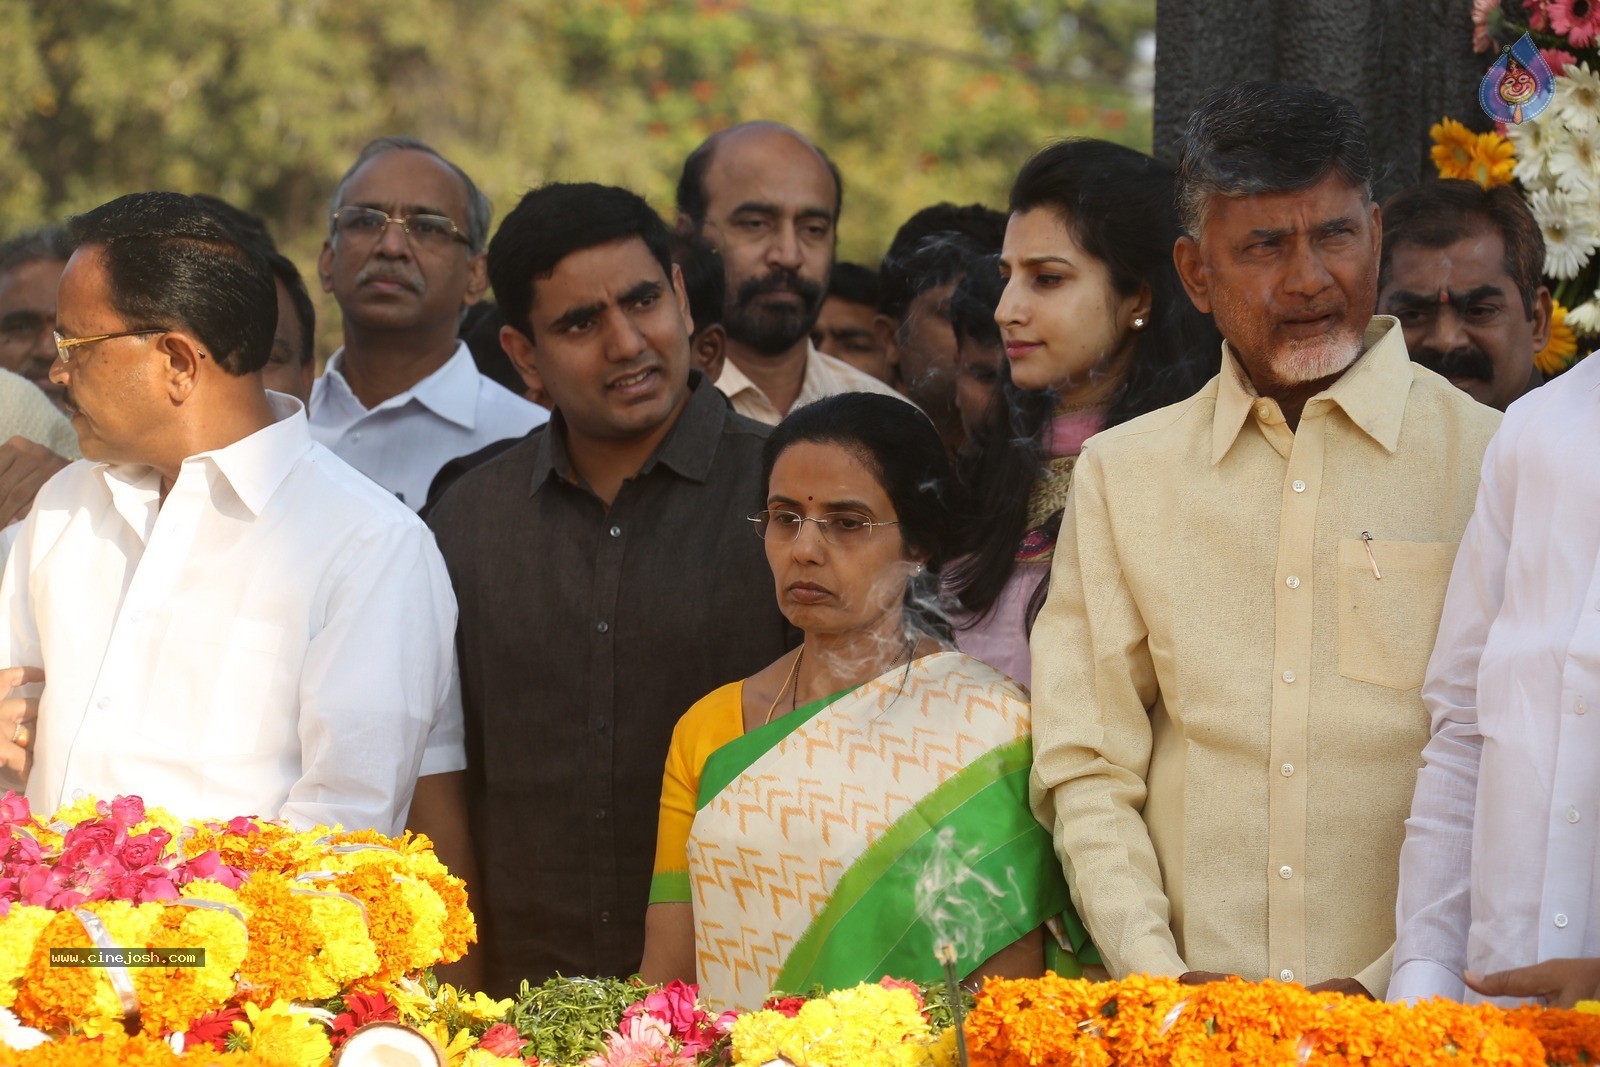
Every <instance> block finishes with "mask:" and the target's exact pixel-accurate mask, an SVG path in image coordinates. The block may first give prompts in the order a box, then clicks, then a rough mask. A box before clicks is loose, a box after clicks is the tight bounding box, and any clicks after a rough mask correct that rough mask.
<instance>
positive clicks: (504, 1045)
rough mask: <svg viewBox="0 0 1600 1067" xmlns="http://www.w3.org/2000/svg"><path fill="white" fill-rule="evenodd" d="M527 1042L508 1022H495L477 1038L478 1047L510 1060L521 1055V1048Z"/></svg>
mask: <svg viewBox="0 0 1600 1067" xmlns="http://www.w3.org/2000/svg"><path fill="white" fill-rule="evenodd" d="M527 1043H528V1042H527V1041H526V1040H525V1039H524V1038H523V1036H522V1035H521V1034H519V1033H517V1028H516V1027H514V1026H512V1025H511V1024H509V1023H495V1024H494V1025H493V1026H491V1027H489V1029H487V1030H485V1031H484V1032H483V1036H482V1037H480V1038H478V1047H479V1048H481V1049H483V1051H485V1052H487V1053H489V1055H491V1056H501V1057H504V1058H506V1059H511V1060H514V1059H516V1058H517V1057H519V1056H521V1055H522V1049H523V1047H524V1046H525V1045H527Z"/></svg>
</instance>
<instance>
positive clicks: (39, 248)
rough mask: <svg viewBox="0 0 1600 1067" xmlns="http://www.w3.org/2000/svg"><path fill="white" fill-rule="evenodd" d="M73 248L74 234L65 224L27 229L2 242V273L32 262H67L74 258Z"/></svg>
mask: <svg viewBox="0 0 1600 1067" xmlns="http://www.w3.org/2000/svg"><path fill="white" fill-rule="evenodd" d="M73 250H74V246H73V243H72V236H71V234H69V233H68V232H67V228H66V227H65V226H42V227H40V228H39V229H37V230H27V231H25V232H23V233H19V234H17V235H16V236H15V237H12V238H10V239H9V240H7V241H6V242H4V243H3V244H0V274H9V273H11V272H12V271H14V270H16V269H17V268H18V267H26V266H27V265H28V264H30V263H43V262H48V261H55V262H60V263H65V262H66V261H67V260H69V259H71V258H72V253H73Z"/></svg>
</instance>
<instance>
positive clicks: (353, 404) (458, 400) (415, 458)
mask: <svg viewBox="0 0 1600 1067" xmlns="http://www.w3.org/2000/svg"><path fill="white" fill-rule="evenodd" d="M343 358H344V349H343V348H341V349H339V350H338V351H337V352H335V353H334V354H333V356H332V357H331V358H330V359H329V360H328V369H327V370H326V371H325V372H323V375H322V377H320V378H318V379H317V380H316V382H315V383H314V384H313V385H312V386H311V415H310V417H311V436H312V437H313V438H315V439H316V441H317V443H319V444H322V445H326V446H327V447H328V448H330V449H332V451H333V453H334V454H335V455H337V456H338V457H339V458H340V459H342V460H344V461H345V462H346V463H348V464H350V465H351V466H352V467H354V468H355V469H356V470H358V471H360V472H361V473H362V474H365V475H366V476H367V477H368V478H371V479H372V480H373V481H375V482H377V483H378V484H379V485H381V486H383V487H384V488H385V489H387V490H389V492H391V493H393V494H394V495H395V496H397V497H399V498H400V501H401V503H403V504H405V505H406V506H407V507H409V508H410V509H411V510H412V511H416V510H418V509H420V508H421V507H422V505H423V504H426V503H427V502H428V486H429V485H431V484H432V483H433V477H434V475H436V474H438V473H439V468H440V467H443V466H444V465H445V464H446V463H449V462H450V461H451V460H452V459H455V458H456V457H457V456H465V455H468V454H469V453H472V452H476V451H478V449H480V448H483V447H484V446H485V445H490V444H493V443H494V442H496V441H503V440H505V439H506V438H508V437H522V436H524V435H526V434H527V433H528V432H529V431H530V430H532V429H533V428H534V427H535V426H542V425H544V424H545V422H547V421H548V420H549V418H550V413H549V412H548V411H546V410H545V409H544V408H542V407H540V406H539V405H538V404H533V403H530V402H528V401H527V400H524V399H523V398H522V397H520V396H517V395H516V394H515V393H513V392H511V391H510V390H509V389H506V388H505V387H503V386H501V385H499V384H498V383H496V382H493V381H490V380H489V379H488V378H485V377H484V376H483V375H482V374H480V373H478V366H477V364H476V363H474V362H473V361H472V353H471V352H470V351H468V350H467V346H466V344H465V343H464V342H458V343H457V345H456V354H455V355H453V356H451V357H450V359H449V360H447V361H446V362H445V364H444V366H442V367H440V368H439V369H438V370H436V371H434V372H433V373H432V374H430V375H428V376H427V377H426V378H424V379H422V381H420V382H418V383H417V384H416V385H414V386H412V387H411V388H410V389H407V390H406V391H405V392H403V393H401V394H400V395H398V396H392V397H390V398H389V399H388V400H385V401H384V402H383V403H381V404H379V405H378V406H377V407H375V408H371V409H368V408H367V407H365V406H364V405H362V403H361V401H360V400H358V399H356V395H355V393H353V392H351V391H350V383H349V382H347V381H345V378H344V375H343V373H341V372H340V369H339V368H340V366H341V365H342V363H343Z"/></svg>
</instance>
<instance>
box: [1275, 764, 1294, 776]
mask: <svg viewBox="0 0 1600 1067" xmlns="http://www.w3.org/2000/svg"><path fill="white" fill-rule="evenodd" d="M1278 773H1279V774H1281V775H1283V776H1284V777H1285V778H1289V777H1292V776H1293V775H1294V764H1292V763H1285V764H1284V765H1283V766H1282V767H1279V768H1278Z"/></svg>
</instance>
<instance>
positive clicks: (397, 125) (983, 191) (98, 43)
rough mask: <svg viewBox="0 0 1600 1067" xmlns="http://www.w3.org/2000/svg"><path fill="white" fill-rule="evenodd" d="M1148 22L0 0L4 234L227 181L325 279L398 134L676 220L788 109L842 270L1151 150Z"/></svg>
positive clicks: (1140, 12) (766, 7)
mask: <svg viewBox="0 0 1600 1067" xmlns="http://www.w3.org/2000/svg"><path fill="white" fill-rule="evenodd" d="M1154 18H1155V12H1154V3H1153V0H1093V2H1092V3H1091V2H1090V0H921V2H919V3H916V4H911V3H907V2H906V0H772V2H764V3H754V2H743V0H566V2H563V3H551V2H548V0H457V2H454V3H449V4H445V3H439V2H438V0H338V2H334V0H241V2H238V3H227V4H218V3H215V2H214V0H163V2H162V3H158V4H156V3H149V2H148V0H0V129H3V130H4V133H5V136H6V138H7V140H8V143H9V148H10V150H9V151H8V152H5V153H3V154H0V234H3V233H9V232H12V231H15V230H17V229H21V228H24V227H27V226H31V225H36V224H38V223H40V222H42V221H45V220H52V219H59V218H61V217H63V216H65V215H67V214H70V213H71V212H74V211H79V210H83V209H85V208H87V207H90V206H92V205H94V204H96V203H99V202H101V201H104V200H106V199H109V198H110V197H113V196H116V195H119V194H121V193H124V192H129V191H132V190H138V189H153V188H173V189H180V190H184V191H190V192H211V193H215V194H217V195H219V196H222V197H225V198H227V199H228V200H231V201H233V202H234V203H236V204H238V205H239V206H241V207H244V208H247V209H249V210H251V211H255V212H257V213H259V214H261V215H262V216H264V217H265V218H266V219H267V221H268V223H269V226H270V227H271V229H272V231H273V233H274V234H275V235H276V236H277V237H278V239H279V241H280V243H281V244H283V245H284V247H285V248H286V250H287V251H288V252H289V253H290V254H291V255H292V256H293V257H294V258H295V259H296V260H297V261H298V262H299V263H300V264H301V265H302V267H303V268H310V267H312V265H313V259H314V257H315V253H316V250H317V248H318V247H319V245H320V243H321V240H322V236H323V233H324V231H325V226H326V212H325V198H326V197H327V195H328V193H329V192H330V191H331V190H332V188H333V185H334V183H335V182H336V181H337V179H338V176H339V175H340V173H342V171H343V170H344V168H345V166H346V165H347V164H348V162H349V161H350V159H351V158H352V157H353V155H354V153H355V152H356V150H357V149H358V148H359V147H360V146H361V144H362V143H363V142H365V141H366V140H367V139H368V138H370V137H373V136H376V135H379V134H383V133H408V134H412V135H414V136H418V137H421V138H423V139H424V140H426V141H428V142H430V143H432V144H433V145H435V146H436V147H437V148H439V150H440V151H442V152H444V153H445V154H446V155H448V156H450V157H451V158H453V159H455V160H456V161H457V162H459V163H460V164H461V165H462V166H463V167H464V168H466V170H467V171H468V172H469V173H471V174H472V175H473V176H474V178H475V179H477V180H478V181H479V183H480V184H481V185H482V186H483V188H484V190H485V191H486V192H487V193H488V194H489V195H490V196H491V197H492V198H493V199H494V200H495V201H496V203H497V204H498V205H499V206H500V207H501V208H504V207H505V206H507V205H509V204H510V203H511V202H512V201H514V199H515V198H516V197H517V196H519V195H520V194H521V192H522V191H523V190H524V189H526V188H528V187H529V186H531V185H534V184H537V183H539V182H543V181H549V180H577V179H583V180H594V181H603V182H613V183H618V184H623V185H627V186H630V187H632V188H634V189H637V190H639V191H640V192H641V193H643V194H644V195H645V196H647V197H648V198H649V199H650V200H651V202H652V203H654V204H655V205H656V206H657V207H659V208H660V209H661V210H662V211H663V212H665V213H668V215H669V217H670V213H671V210H672V196H673V189H674V186H675V183H676V181H677V176H678V171H679V168H680V165H681V162H682V160H683V157H684V156H685V155H686V154H687V153H688V151H689V150H690V149H692V148H693V147H694V146H695V145H696V144H698V143H699V142H700V141H701V140H702V139H703V138H704V137H705V136H706V135H707V134H709V133H711V132H713V131H714V130H717V129H719V128H721V127H723V126H726V125H728V124H730V123H734V122H739V121H743V120H746V119H754V118H771V119H776V120H778V121H782V122H787V123H789V124H791V125H793V126H795V127H796V128H798V129H800V130H802V131H804V132H806V133H808V134H809V135H811V136H812V137H813V138H814V139H815V140H816V142H817V143H818V144H820V145H821V146H822V147H823V148H825V149H826V150H827V151H828V152H829V154H830V155H832V156H833V158H834V159H835V160H836V161H837V162H838V164H839V166H840V168H841V169H842V170H843V172H844V175H845V187H846V198H845V212H844V217H843V220H842V225H841V230H840V255H841V256H842V257H844V258H848V259H854V260H857V261H864V262H869V263H870V262H875V261H876V259H877V256H878V255H879V254H880V252H881V251H882V249H883V248H884V247H885V246H886V245H887V243H888V240H889V237H890V236H891V235H892V234H893V232H894V229H895V228H896V227H897V226H898V225H899V223H900V222H901V221H902V220H903V219H904V218H905V217H906V216H908V215H909V214H911V212H913V211H915V210H916V209H918V208H920V207H922V206H924V205H926V204H929V203H933V202H935V201H938V200H954V201H958V202H967V201H973V200H978V201H984V202H987V203H991V204H995V205H999V204H1000V203H1002V201H1003V199H1004V196H1005V191H1006V188H1007V186H1008V184H1009V182H1010V179H1011V177H1012V175H1013V174H1014V173H1015V171H1016V169H1017V167H1018V166H1019V165H1020V163H1021V162H1022V160H1023V159H1025V158H1026V156H1027V155H1028V154H1029V153H1030V152H1031V151H1032V150H1033V149H1034V148H1036V147H1037V146H1038V145H1040V144H1042V143H1043V142H1045V141H1047V140H1049V139H1051V138H1055V137H1061V136H1067V135H1083V136H1096V137H1106V138H1109V139H1111V140H1116V141H1120V142H1122V143H1125V144H1129V145H1132V146H1134V147H1137V148H1141V149H1148V147H1149V141H1150V132H1149V131H1150V106H1151V103H1150V96H1149V91H1148V81H1149V72H1148V70H1146V69H1143V67H1145V66H1147V63H1144V62H1143V61H1141V59H1140V58H1139V56H1140V52H1141V49H1140V48H1139V47H1138V44H1139V42H1140V39H1141V38H1143V37H1147V36H1148V34H1149V33H1150V32H1151V30H1152V27H1153V24H1154ZM312 281H313V286H312V287H313V289H315V288H316V286H315V284H314V279H312ZM323 305H324V307H323V309H322V310H324V311H326V312H330V313H332V314H329V315H327V316H325V318H328V319H330V320H331V319H332V318H333V317H334V316H335V315H336V310H335V309H334V308H332V306H331V302H328V301H323ZM336 334H337V327H336V323H335V322H332V321H330V322H329V332H328V333H327V334H325V339H327V338H329V337H332V336H336Z"/></svg>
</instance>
